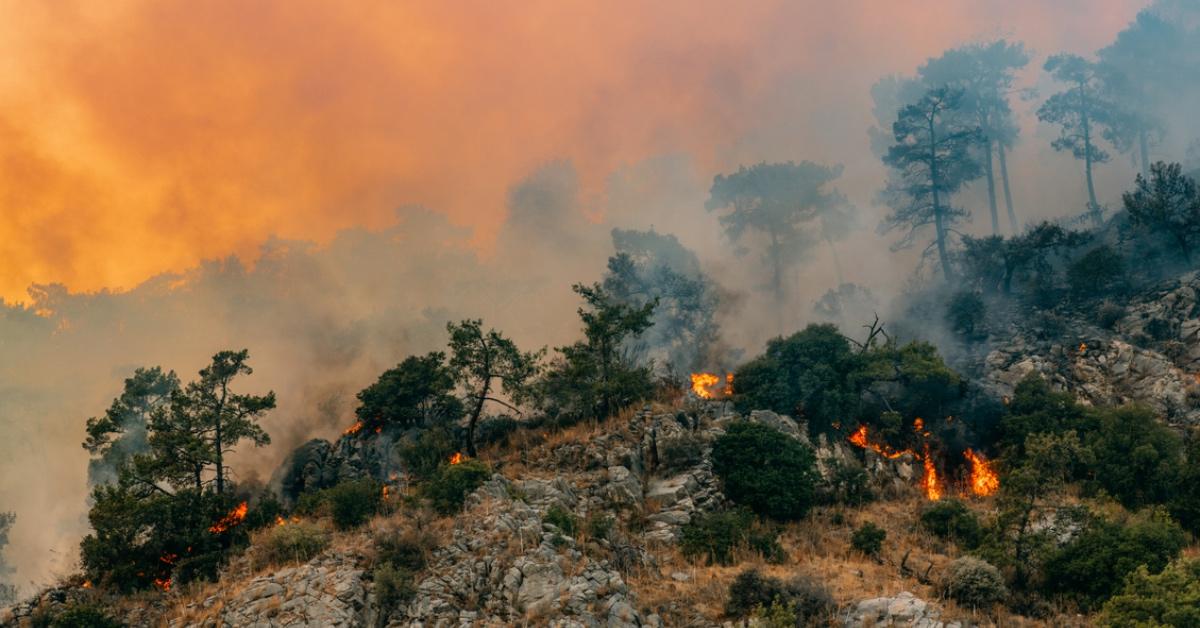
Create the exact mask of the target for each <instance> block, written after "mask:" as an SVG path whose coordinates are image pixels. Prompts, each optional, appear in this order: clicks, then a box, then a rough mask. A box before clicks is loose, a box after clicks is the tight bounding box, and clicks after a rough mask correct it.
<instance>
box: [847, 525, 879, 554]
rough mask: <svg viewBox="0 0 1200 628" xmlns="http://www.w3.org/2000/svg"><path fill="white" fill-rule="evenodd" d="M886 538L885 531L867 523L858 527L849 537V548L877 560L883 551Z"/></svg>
mask: <svg viewBox="0 0 1200 628" xmlns="http://www.w3.org/2000/svg"><path fill="white" fill-rule="evenodd" d="M886 538H887V531H885V530H884V529H883V528H881V527H879V526H877V525H875V524H874V523H871V522H870V521H868V522H866V523H864V524H862V525H861V526H859V527H858V529H857V530H855V531H854V534H852V535H851V536H850V547H853V548H854V549H856V550H858V551H860V552H862V553H864V554H866V555H867V556H871V557H875V558H878V557H879V553H880V552H881V551H883V540H884V539H886Z"/></svg>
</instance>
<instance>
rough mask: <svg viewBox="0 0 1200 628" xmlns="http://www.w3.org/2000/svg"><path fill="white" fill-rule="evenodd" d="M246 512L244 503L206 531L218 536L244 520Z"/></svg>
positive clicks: (247, 508) (246, 508) (246, 507)
mask: <svg viewBox="0 0 1200 628" xmlns="http://www.w3.org/2000/svg"><path fill="white" fill-rule="evenodd" d="M247 511H249V507H248V506H247V505H246V502H242V503H240V504H238V505H237V507H236V508H234V509H233V510H230V511H229V514H227V515H225V516H224V517H221V520H220V521H218V522H216V523H214V524H213V525H212V527H211V528H209V529H208V531H209V532H212V533H213V534H220V533H222V532H224V531H226V530H228V529H229V528H232V527H234V526H236V525H237V524H239V523H241V522H242V520H243V519H245V518H246V512H247Z"/></svg>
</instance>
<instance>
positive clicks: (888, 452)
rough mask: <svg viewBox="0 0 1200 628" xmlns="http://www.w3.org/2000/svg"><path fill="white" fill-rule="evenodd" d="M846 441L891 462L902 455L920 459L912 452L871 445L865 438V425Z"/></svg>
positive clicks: (875, 444) (876, 444)
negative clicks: (910, 455)
mask: <svg viewBox="0 0 1200 628" xmlns="http://www.w3.org/2000/svg"><path fill="white" fill-rule="evenodd" d="M847 440H849V441H850V443H851V444H852V445H854V446H856V447H861V448H862V449H870V450H871V451H874V452H875V453H877V454H879V455H881V456H883V457H884V458H888V459H891V460H895V459H896V458H899V457H900V456H903V455H904V454H912V455H913V456H916V457H917V458H920V456H917V454H916V453H914V452H913V451H911V450H908V449H905V450H903V451H896V450H894V449H892V448H891V447H888V446H887V445H880V444H878V443H872V442H871V440H870V438H869V437H868V436H867V426H865V425H860V426H858V429H857V430H855V431H854V433H853V434H851V435H850V436H849V437H847Z"/></svg>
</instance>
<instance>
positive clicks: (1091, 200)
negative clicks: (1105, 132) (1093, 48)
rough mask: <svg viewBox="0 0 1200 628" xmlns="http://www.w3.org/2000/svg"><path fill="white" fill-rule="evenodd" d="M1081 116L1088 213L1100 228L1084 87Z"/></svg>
mask: <svg viewBox="0 0 1200 628" xmlns="http://www.w3.org/2000/svg"><path fill="white" fill-rule="evenodd" d="M1079 114H1080V120H1081V121H1082V123H1083V170H1084V173H1085V174H1086V175H1087V191H1088V211H1089V212H1091V215H1092V223H1093V224H1094V225H1095V226H1097V227H1099V226H1100V225H1101V224H1103V223H1101V221H1100V203H1098V202H1097V201H1096V186H1095V185H1094V184H1093V183H1092V127H1091V122H1090V121H1089V120H1088V115H1087V100H1086V96H1085V95H1084V93H1083V86H1082V85H1081V86H1080V87H1079Z"/></svg>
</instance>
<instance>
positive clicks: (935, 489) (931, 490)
mask: <svg viewBox="0 0 1200 628" xmlns="http://www.w3.org/2000/svg"><path fill="white" fill-rule="evenodd" d="M923 462H924V464H925V479H924V480H922V483H923V484H924V488H925V497H927V498H928V499H929V500H930V501H937V500H939V499H941V498H942V485H941V483H940V482H938V474H937V467H936V466H934V464H933V457H932V456H930V455H929V445H928V444H926V445H925V458H924V460H923Z"/></svg>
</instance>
